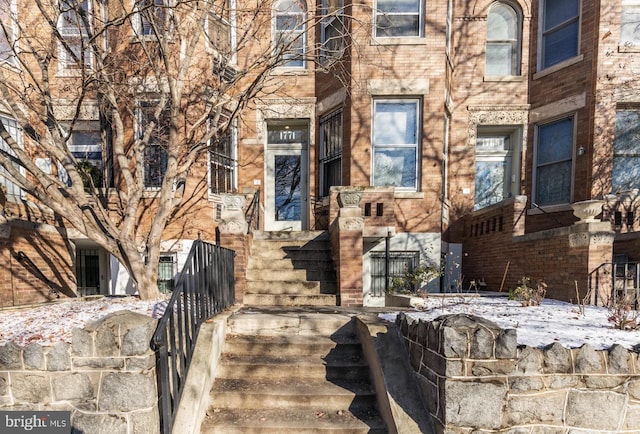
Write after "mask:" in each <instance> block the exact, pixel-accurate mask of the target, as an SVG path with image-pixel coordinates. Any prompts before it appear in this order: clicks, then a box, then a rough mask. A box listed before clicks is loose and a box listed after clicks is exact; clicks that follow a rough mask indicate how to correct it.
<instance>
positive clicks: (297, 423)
mask: <svg viewBox="0 0 640 434" xmlns="http://www.w3.org/2000/svg"><path fill="white" fill-rule="evenodd" d="M265 309H267V310H265ZM269 309H271V310H269ZM293 309H296V308H293ZM229 332H230V334H229V335H228V336H227V339H226V341H225V345H224V351H223V355H222V359H221V364H220V365H219V368H218V374H217V376H216V380H215V382H214V384H213V387H212V389H211V394H210V403H211V404H210V406H209V409H208V411H207V415H206V417H205V419H204V422H203V424H202V427H201V431H200V432H201V433H202V434H218V433H224V434H236V433H242V434H253V433H274V434H275V433H278V434H280V433H282V434H286V433H292V434H293V433H295V434H310V433H314V434H315V433H318V434H319V433H323V434H327V433H334V434H351V433H386V432H387V430H386V427H385V425H384V423H383V421H382V419H381V417H380V415H379V413H378V410H377V407H376V398H375V395H374V392H373V389H372V387H371V385H370V383H369V368H368V366H367V365H366V362H365V361H364V357H363V355H362V349H361V346H360V343H359V342H358V340H357V338H356V336H355V334H354V330H353V323H352V322H351V318H350V317H349V316H348V315H344V314H337V313H335V312H333V313H331V312H326V313H323V312H322V311H318V310H317V309H316V311H310V310H309V311H302V310H300V311H296V310H291V309H289V310H279V309H278V308H261V309H260V310H258V308H256V309H255V311H253V312H252V309H248V310H247V309H244V310H243V311H241V312H240V313H237V314H235V315H234V316H233V317H231V318H230V320H229Z"/></svg>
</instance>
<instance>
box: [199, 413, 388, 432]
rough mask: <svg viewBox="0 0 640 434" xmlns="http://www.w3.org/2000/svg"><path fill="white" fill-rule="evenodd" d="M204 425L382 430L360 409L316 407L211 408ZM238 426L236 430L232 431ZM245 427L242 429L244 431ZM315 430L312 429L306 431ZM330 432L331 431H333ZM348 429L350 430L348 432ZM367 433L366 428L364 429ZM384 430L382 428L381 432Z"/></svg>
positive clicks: (377, 421)
mask: <svg viewBox="0 0 640 434" xmlns="http://www.w3.org/2000/svg"><path fill="white" fill-rule="evenodd" d="M204 422H205V424H203V427H204V426H205V425H209V426H211V427H217V429H218V431H215V430H213V429H212V430H211V431H207V430H206V429H205V430H202V431H201V432H202V433H208V432H223V431H220V428H221V427H226V428H225V429H226V431H224V432H246V429H247V428H263V429H265V428H266V429H274V428H275V429H280V430H281V431H280V432H282V431H283V430H285V429H288V430H291V429H295V430H296V431H295V432H305V431H303V430H314V429H316V430H327V429H332V430H335V429H342V430H353V429H372V428H373V429H378V430H380V429H381V430H384V422H383V421H382V419H381V418H380V417H379V416H378V415H377V414H375V412H367V411H366V410H363V411H361V412H357V415H356V414H354V413H352V412H351V411H349V410H348V409H344V410H339V411H329V410H325V409H323V408H318V409H302V410H293V409H277V410H253V409H252V410H225V409H220V410H217V409H215V410H214V409H210V410H209V411H208V412H207V415H206V417H205V421H204ZM233 429H238V431H231V430H233ZM243 429H244V431H243ZM306 432H314V431H306ZM332 432H333V431H332ZM350 432H351V431H350ZM363 432H369V431H363ZM380 432H383V431H380Z"/></svg>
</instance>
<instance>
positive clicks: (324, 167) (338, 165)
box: [320, 110, 342, 197]
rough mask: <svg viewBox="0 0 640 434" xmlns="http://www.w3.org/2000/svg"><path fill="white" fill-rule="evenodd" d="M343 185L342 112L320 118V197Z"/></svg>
mask: <svg viewBox="0 0 640 434" xmlns="http://www.w3.org/2000/svg"><path fill="white" fill-rule="evenodd" d="M337 185H342V110H336V111H334V112H333V113H329V114H328V115H326V116H323V117H321V118H320V197H325V196H328V195H329V189H330V188H331V187H332V186H337Z"/></svg>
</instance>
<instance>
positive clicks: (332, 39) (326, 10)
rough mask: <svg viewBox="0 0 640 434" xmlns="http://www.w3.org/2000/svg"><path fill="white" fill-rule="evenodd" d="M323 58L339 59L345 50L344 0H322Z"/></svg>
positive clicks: (321, 36) (321, 30) (321, 35)
mask: <svg viewBox="0 0 640 434" xmlns="http://www.w3.org/2000/svg"><path fill="white" fill-rule="evenodd" d="M322 15H323V17H322V20H321V21H320V43H321V47H322V49H321V53H320V55H321V60H322V61H328V60H330V59H338V58H340V57H342V54H343V52H344V48H345V47H344V36H345V32H346V30H345V27H344V18H345V17H344V0H322Z"/></svg>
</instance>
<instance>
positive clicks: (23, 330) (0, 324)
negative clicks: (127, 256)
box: [0, 297, 166, 346]
mask: <svg viewBox="0 0 640 434" xmlns="http://www.w3.org/2000/svg"><path fill="white" fill-rule="evenodd" d="M165 306H166V301H165V300H151V301H140V299H138V298H137V297H106V298H100V299H97V300H72V301H64V302H55V303H50V304H46V305H40V306H38V307H24V308H16V309H9V310H2V311H0V345H5V344H7V343H8V342H15V343H16V344H18V345H20V346H26V345H28V344H30V343H31V342H37V343H39V344H40V345H45V346H49V345H53V344H56V343H58V342H67V343H70V342H71V333H72V330H73V329H74V328H76V327H80V328H82V327H84V326H85V325H86V324H88V323H90V322H92V321H95V320H98V319H100V318H102V317H104V316H106V315H108V314H109V313H112V312H116V311H119V310H129V311H133V312H138V313H141V314H144V315H148V316H151V317H153V318H160V317H161V316H162V314H163V312H164V309H165Z"/></svg>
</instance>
